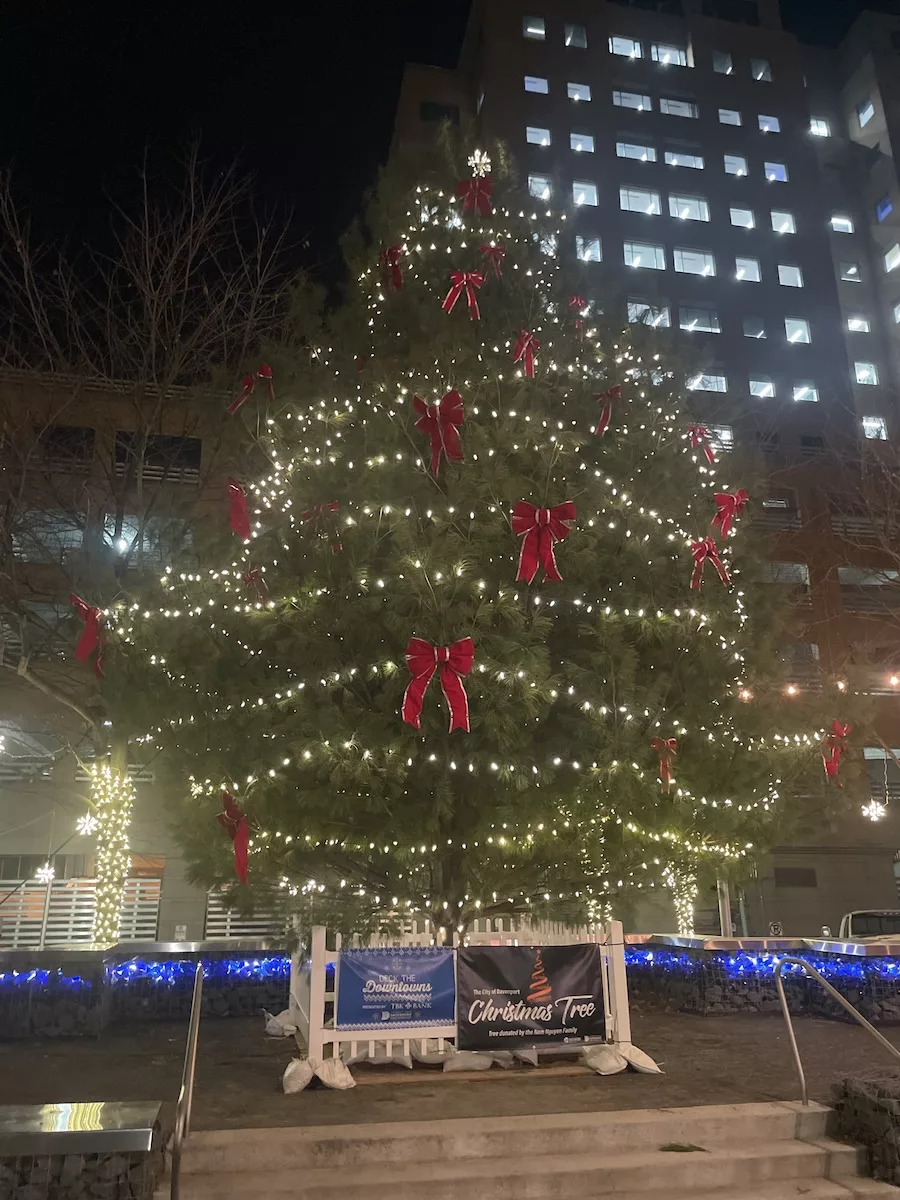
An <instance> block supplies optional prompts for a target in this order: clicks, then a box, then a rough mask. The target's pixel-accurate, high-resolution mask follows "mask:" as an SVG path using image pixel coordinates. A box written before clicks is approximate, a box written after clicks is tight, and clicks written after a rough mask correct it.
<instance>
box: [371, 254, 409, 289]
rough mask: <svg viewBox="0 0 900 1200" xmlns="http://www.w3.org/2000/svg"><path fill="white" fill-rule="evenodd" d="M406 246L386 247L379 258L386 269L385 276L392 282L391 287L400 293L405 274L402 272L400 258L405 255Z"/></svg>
mask: <svg viewBox="0 0 900 1200" xmlns="http://www.w3.org/2000/svg"><path fill="white" fill-rule="evenodd" d="M405 252H406V247H405V246H386V247H385V249H384V250H382V251H381V254H379V256H378V258H379V260H380V262H381V265H382V267H384V271H385V274H386V275H387V277H388V279H389V280H390V283H391V287H393V288H394V289H395V290H396V291H398V292H399V291H400V290H401V288H402V287H403V272H402V271H401V270H400V256H401V255H402V254H405Z"/></svg>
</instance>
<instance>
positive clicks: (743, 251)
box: [395, 0, 900, 933]
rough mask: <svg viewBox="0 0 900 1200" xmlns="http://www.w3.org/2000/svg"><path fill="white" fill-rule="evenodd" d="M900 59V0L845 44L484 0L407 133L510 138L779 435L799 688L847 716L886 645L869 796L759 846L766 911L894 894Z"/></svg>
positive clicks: (778, 488)
mask: <svg viewBox="0 0 900 1200" xmlns="http://www.w3.org/2000/svg"><path fill="white" fill-rule="evenodd" d="M898 67H900V17H890V16H885V15H878V14H875V13H865V14H863V16H862V17H860V19H859V20H858V21H857V22H856V23H855V25H854V26H853V28H852V29H851V31H850V32H849V34H848V35H847V37H846V38H845V40H844V42H843V43H842V45H841V46H840V47H839V48H837V49H833V50H826V49H820V48H816V47H810V46H805V45H803V44H801V43H800V42H799V41H798V40H797V38H796V37H794V36H793V35H792V34H790V33H788V32H786V31H785V30H784V29H783V28H782V25H781V19H780V14H779V8H778V4H777V0H630V2H629V0H475V3H474V5H473V10H472V14H471V18H470V21H469V27H468V30H467V34H466V38H465V43H464V47H463V51H462V55H461V59H460V65H459V69H458V70H456V71H441V70H438V69H436V68H434V67H425V66H419V65H413V64H411V65H410V66H409V67H408V68H407V71H406V75H405V78H404V82H403V87H402V90H401V96H400V102H399V106H398V112H397V121H396V127H395V145H397V144H401V143H412V144H413V145H415V144H416V142H417V141H419V140H421V139H428V138H430V137H431V136H433V132H434V122H435V121H439V120H442V119H449V120H450V121H453V122H456V121H460V120H463V119H467V120H470V121H472V122H474V124H475V127H476V128H479V129H480V131H481V132H482V134H483V135H485V136H489V137H498V138H500V139H502V140H503V141H504V142H505V143H506V144H507V145H508V147H509V148H510V150H511V152H512V153H513V155H514V157H515V159H516V161H517V163H518V166H519V169H520V171H521V174H522V177H523V183H526V184H527V187H528V189H529V190H530V192H531V194H532V195H533V196H534V197H535V200H536V202H537V203H542V202H545V201H546V203H547V206H548V207H549V206H554V207H564V208H566V209H568V210H569V212H570V222H569V224H570V226H571V244H570V245H569V246H562V245H561V246H560V248H559V250H560V253H572V254H577V255H578V256H580V257H581V258H582V259H583V260H584V262H585V268H586V273H587V274H588V277H589V278H593V279H594V280H595V281H596V293H597V295H598V296H602V298H603V304H604V306H608V305H610V304H616V305H618V306H619V307H620V308H621V315H622V317H623V319H627V320H628V321H632V322H636V321H642V322H645V323H649V324H650V325H652V326H655V327H656V328H657V329H658V330H659V331H660V337H661V338H665V339H667V344H674V347H675V348H676V350H677V348H678V346H679V345H683V346H685V347H689V348H690V349H689V352H690V356H691V359H692V360H694V361H695V362H696V364H697V365H696V367H695V368H694V369H693V371H692V373H691V374H692V377H690V378H688V379H687V380H686V382H687V386H688V388H689V389H691V391H692V392H693V395H692V397H691V404H692V408H693V410H694V415H695V416H696V417H697V418H700V419H702V420H705V421H706V422H707V423H711V424H714V425H716V426H718V427H719V433H720V436H721V438H722V440H723V441H724V442H725V444H726V445H727V443H728V441H729V440H732V439H733V440H734V441H736V442H741V441H746V442H750V443H753V444H755V445H757V446H759V447H760V448H761V449H762V451H763V452H764V454H765V460H766V462H767V465H768V470H769V473H770V479H769V486H768V493H767V494H766V495H765V496H757V497H755V500H756V504H755V511H756V519H757V521H758V522H759V524H760V525H761V526H762V527H763V528H767V529H768V531H769V532H770V533H772V534H773V535H774V536H773V542H772V553H773V562H772V564H771V570H772V580H773V585H782V586H785V587H789V588H791V589H792V592H793V594H794V597H795V600H796V604H795V612H794V628H793V635H794V636H793V640H792V641H790V642H789V643H787V644H786V645H785V655H786V656H787V657H788V658H789V660H790V661H791V663H792V671H793V675H794V683H793V684H792V685H791V688H790V689H789V691H788V695H786V697H785V703H790V702H791V699H792V697H793V696H795V695H798V694H800V693H801V692H802V690H803V689H804V688H805V687H810V686H816V687H821V686H824V687H830V688H833V689H835V704H836V713H837V710H838V709H839V704H840V695H839V687H838V685H839V683H840V676H841V674H842V672H844V671H845V670H847V669H848V667H849V666H851V665H853V666H856V667H858V666H859V664H860V663H861V662H863V661H866V662H868V661H871V667H870V668H868V667H867V668H866V672H867V674H866V678H865V681H864V682H865V685H866V690H868V691H870V692H871V693H872V694H873V705H874V708H875V712H876V717H875V719H874V721H873V725H872V728H871V729H868V730H867V731H866V734H865V740H867V741H869V742H871V743H875V744H871V745H868V746H867V747H866V748H865V762H866V767H867V769H868V771H869V774H870V776H871V781H872V782H871V788H872V791H871V798H872V800H874V801H875V806H874V807H872V806H869V807H868V809H867V812H861V811H859V809H857V810H856V811H854V812H853V813H852V814H850V815H848V817H847V818H846V820H844V821H842V822H841V823H840V826H839V827H836V828H832V827H829V828H827V829H826V828H824V827H823V828H822V829H821V830H820V831H819V832H818V833H817V834H816V835H815V836H811V837H809V838H808V839H807V841H808V843H809V844H804V845H801V846H796V845H795V846H790V847H782V848H780V849H779V850H778V851H777V852H776V854H775V855H774V856H773V860H772V861H771V862H769V863H767V864H764V865H763V867H762V878H761V880H760V886H759V887H758V888H757V889H755V892H756V894H755V896H753V895H749V894H748V899H749V900H750V901H751V904H752V906H753V907H754V913H753V917H752V922H753V924H755V926H756V931H757V932H761V931H764V929H765V926H766V925H767V924H768V922H769V921H770V920H771V921H777V922H780V923H781V924H783V925H785V926H786V927H788V928H790V929H792V930H796V931H798V932H799V931H801V930H802V931H804V932H806V933H810V932H815V931H816V930H817V929H818V928H819V927H820V926H821V925H823V924H828V925H832V926H834V925H835V923H836V921H837V919H838V917H839V915H840V913H841V912H843V911H846V910H849V909H853V908H864V907H874V906H892V905H896V890H895V882H894V867H893V859H894V855H895V851H896V850H897V849H898V848H900V824H898V820H897V818H898V816H900V813H898V812H896V811H894V809H897V808H900V772H897V771H896V768H895V765H894V761H893V760H892V759H891V758H890V756H889V753H888V752H887V751H886V749H885V747H891V746H896V745H897V744H898V743H900V736H898V733H897V728H896V726H897V721H896V719H895V713H896V706H897V699H896V698H895V696H893V695H891V693H892V691H893V690H894V689H895V688H897V687H898V682H897V681H898V673H897V672H895V668H900V622H897V621H896V617H895V616H892V613H893V612H894V609H895V606H900V580H898V581H897V582H894V580H895V579H897V572H896V570H890V569H888V570H887V571H885V569H884V568H885V566H886V563H885V559H884V554H883V547H881V548H879V546H878V545H877V539H872V538H871V537H869V536H868V535H869V534H871V533H872V532H874V531H873V529H872V528H871V524H872V522H871V514H865V513H861V512H860V508H859V503H858V497H856V496H855V494H854V493H855V484H854V485H849V484H848V482H847V480H848V478H850V479H852V478H853V464H854V463H855V462H856V461H858V456H859V451H860V449H861V448H863V449H865V450H867V451H868V452H869V453H873V452H874V453H877V452H878V451H879V449H882V448H880V447H878V446H876V445H874V443H877V442H888V441H889V439H894V440H896V439H898V438H900V427H898V426H900V410H898V405H897V396H898V390H897V384H898V372H900V180H898V175H897V169H896V165H895V161H894V146H895V144H896V142H897V138H898V137H900V71H898ZM588 286H590V285H588ZM887 448H888V447H887V446H885V447H883V449H884V450H887ZM898 555H900V549H898ZM892 565H893V566H894V567H896V565H897V563H893V564H892ZM895 597H896V598H895ZM892 680H893V682H891V681H892ZM857 749H860V747H859V746H858V745H857ZM891 795H896V797H897V800H898V803H897V805H895V806H894V809H892V806H891V805H890V804H889V803H888V801H889V800H890V797H891ZM876 815H877V816H878V817H879V818H880V819H879V820H878V821H877V822H875V821H873V820H871V817H873V816H876ZM814 823H815V822H814V821H813V824H814Z"/></svg>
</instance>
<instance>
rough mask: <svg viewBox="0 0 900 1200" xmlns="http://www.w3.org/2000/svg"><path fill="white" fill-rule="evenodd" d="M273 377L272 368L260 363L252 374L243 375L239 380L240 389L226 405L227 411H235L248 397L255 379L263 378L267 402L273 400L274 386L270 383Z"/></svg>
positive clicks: (254, 385)
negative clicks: (267, 390)
mask: <svg viewBox="0 0 900 1200" xmlns="http://www.w3.org/2000/svg"><path fill="white" fill-rule="evenodd" d="M273 378H274V376H273V375H272V368H271V367H270V366H269V364H268V363H260V366H259V370H258V371H255V372H254V373H253V374H252V375H245V376H244V378H243V379H242V380H241V390H240V392H239V393H238V395H237V396H235V398H234V399H233V400H232V402H231V403H230V404H229V405H228V411H229V412H230V413H236V412H237V410H238V409H239V408H240V407H241V405H242V404H243V403H244V401H245V400H249V399H250V397H251V396H252V395H253V389H254V387H256V381H257V379H264V380H265V381H266V387H267V388H268V389H269V402H270V403H272V402H274V400H275V388H274V386H273V384H272V380H273Z"/></svg>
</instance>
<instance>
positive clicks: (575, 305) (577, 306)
mask: <svg viewBox="0 0 900 1200" xmlns="http://www.w3.org/2000/svg"><path fill="white" fill-rule="evenodd" d="M569 308H572V309H574V310H575V312H576V314H577V316H576V318H575V329H576V331H577V332H578V333H583V331H584V319H583V316H582V314H583V313H584V310H585V309H586V308H587V300H585V298H584V296H570V297H569Z"/></svg>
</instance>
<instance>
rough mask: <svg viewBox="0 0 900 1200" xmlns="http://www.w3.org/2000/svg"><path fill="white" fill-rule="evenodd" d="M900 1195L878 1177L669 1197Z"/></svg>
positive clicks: (805, 1199)
mask: <svg viewBox="0 0 900 1200" xmlns="http://www.w3.org/2000/svg"><path fill="white" fill-rule="evenodd" d="M624 1195H625V1193H623V1196H624ZM898 1195H900V1192H898V1190H897V1188H895V1187H892V1186H891V1185H890V1184H889V1183H879V1182H878V1181H877V1180H875V1179H854V1178H847V1179H841V1180H840V1181H838V1180H836V1179H788V1180H784V1181H781V1182H778V1183H767V1184H761V1185H760V1186H758V1187H752V1188H749V1189H748V1190H746V1191H744V1190H742V1191H739V1192H735V1191H733V1190H732V1189H731V1188H730V1187H729V1188H724V1189H723V1188H715V1189H714V1190H713V1191H711V1192H707V1191H702V1192H696V1191H691V1192H669V1193H668V1194H667V1195H666V1200H887V1198H888V1197H889V1196H890V1197H893V1198H894V1200H897V1197H898ZM604 1200H613V1198H612V1197H605V1198H604ZM616 1200H618V1198H616ZM628 1200H640V1193H639V1192H631V1193H630V1194H628ZM652 1200H661V1195H656V1194H653V1195H652Z"/></svg>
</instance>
